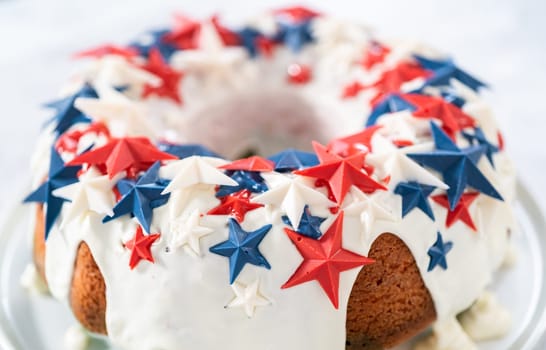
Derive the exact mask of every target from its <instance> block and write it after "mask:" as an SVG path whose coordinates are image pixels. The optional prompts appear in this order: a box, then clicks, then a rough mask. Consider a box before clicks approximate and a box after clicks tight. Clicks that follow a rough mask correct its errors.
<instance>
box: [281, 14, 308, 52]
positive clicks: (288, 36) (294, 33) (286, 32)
mask: <svg viewBox="0 0 546 350" xmlns="http://www.w3.org/2000/svg"><path fill="white" fill-rule="evenodd" d="M311 23H312V21H310V20H308V21H303V22H297V23H294V22H284V21H281V22H279V28H278V32H277V34H276V35H275V36H274V38H273V40H274V41H275V42H277V43H283V44H284V45H286V47H288V48H289V49H290V50H292V52H294V53H298V52H300V51H301V50H302V49H303V47H304V46H305V45H307V44H310V43H312V42H313V41H315V38H314V37H313V33H312V31H311Z"/></svg>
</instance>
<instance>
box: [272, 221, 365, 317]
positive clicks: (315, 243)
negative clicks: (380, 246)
mask: <svg viewBox="0 0 546 350" xmlns="http://www.w3.org/2000/svg"><path fill="white" fill-rule="evenodd" d="M284 231H285V232H286V234H287V235H288V238H290V240H291V241H292V243H294V245H295V246H296V249H297V250H298V252H300V254H301V255H302V257H303V262H302V263H301V264H300V266H298V268H297V270H296V271H295V272H294V274H293V275H292V276H291V277H290V278H289V279H288V281H286V283H285V284H283V285H282V287H281V288H282V289H285V288H290V287H293V286H296V285H298V284H302V283H305V282H309V281H313V280H316V281H318V283H319V284H320V286H321V287H322V289H323V290H324V291H325V292H326V295H328V298H330V301H331V302H332V304H333V305H334V307H335V308H336V309H337V308H338V307H339V274H340V273H341V272H343V271H346V270H350V269H353V268H355V267H359V266H363V265H369V264H371V263H373V262H374V261H373V260H372V259H369V258H367V257H365V256H361V255H358V254H355V253H353V252H351V251H348V250H345V249H343V248H342V246H341V242H342V234H343V211H342V212H340V213H339V215H338V217H337V218H336V220H335V221H334V222H333V223H332V225H331V226H330V227H329V228H328V230H327V231H326V233H325V234H324V235H322V237H321V238H320V239H318V240H316V239H313V238H310V237H307V236H304V235H301V234H299V233H297V232H296V231H293V230H291V229H289V228H285V229H284Z"/></svg>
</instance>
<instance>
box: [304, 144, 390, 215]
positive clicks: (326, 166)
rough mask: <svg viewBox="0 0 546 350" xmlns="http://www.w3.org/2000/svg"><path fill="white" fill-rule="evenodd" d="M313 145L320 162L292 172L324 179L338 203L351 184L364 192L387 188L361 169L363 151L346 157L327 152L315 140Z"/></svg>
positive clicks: (343, 197)
mask: <svg viewBox="0 0 546 350" xmlns="http://www.w3.org/2000/svg"><path fill="white" fill-rule="evenodd" d="M313 147H314V149H315V152H316V153H317V157H318V158H319V161H320V164H319V165H316V166H314V167H311V168H307V169H303V170H298V171H295V172H294V173H295V174H298V175H303V176H309V177H312V178H315V179H319V180H322V181H325V182H326V183H327V184H328V187H329V189H330V191H331V193H332V195H333V197H334V198H333V199H334V200H335V201H336V202H337V203H338V204H341V203H342V202H343V199H345V195H346V194H347V192H349V190H350V189H351V186H353V185H354V186H356V187H358V188H359V189H360V190H361V191H363V192H365V193H372V192H375V191H376V190H386V189H387V188H386V187H385V186H383V185H382V184H380V183H378V182H377V181H375V180H374V179H372V178H371V177H370V176H369V175H368V174H367V173H366V172H365V170H364V169H363V167H364V158H365V156H366V154H365V153H363V152H360V153H356V154H353V155H350V156H348V157H342V156H339V155H337V154H333V153H330V152H328V149H327V148H326V147H324V146H322V145H321V144H319V143H317V142H313Z"/></svg>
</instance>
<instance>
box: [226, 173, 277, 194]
mask: <svg viewBox="0 0 546 350" xmlns="http://www.w3.org/2000/svg"><path fill="white" fill-rule="evenodd" d="M226 175H227V176H229V177H231V178H232V179H233V180H235V181H237V183H238V185H237V186H227V185H222V186H219V187H218V191H216V197H218V198H220V197H224V196H227V195H229V194H232V193H235V192H239V191H241V190H245V189H246V190H249V191H250V192H252V193H262V192H265V191H267V190H268V188H267V185H266V184H265V182H264V179H263V177H262V176H261V175H260V173H259V172H257V171H245V170H236V171H227V172H226Z"/></svg>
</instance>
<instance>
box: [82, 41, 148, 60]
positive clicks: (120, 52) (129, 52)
mask: <svg viewBox="0 0 546 350" xmlns="http://www.w3.org/2000/svg"><path fill="white" fill-rule="evenodd" d="M106 55H116V56H121V57H124V58H126V59H130V58H133V57H135V56H138V51H137V50H136V49H134V48H131V47H123V46H117V45H110V44H106V45H102V46H98V47H94V48H92V49H89V50H84V51H80V52H77V53H76V54H75V55H74V58H101V57H103V56H106Z"/></svg>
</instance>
